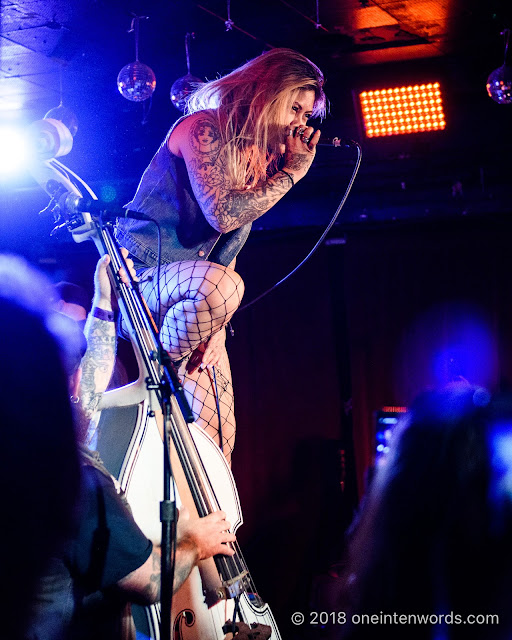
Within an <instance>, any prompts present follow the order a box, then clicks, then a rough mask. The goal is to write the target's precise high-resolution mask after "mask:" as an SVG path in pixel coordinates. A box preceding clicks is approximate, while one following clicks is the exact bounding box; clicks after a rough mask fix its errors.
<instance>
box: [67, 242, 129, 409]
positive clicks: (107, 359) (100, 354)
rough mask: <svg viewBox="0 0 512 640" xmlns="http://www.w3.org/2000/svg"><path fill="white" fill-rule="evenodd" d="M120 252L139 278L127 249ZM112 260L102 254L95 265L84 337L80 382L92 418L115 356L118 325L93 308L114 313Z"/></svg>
mask: <svg viewBox="0 0 512 640" xmlns="http://www.w3.org/2000/svg"><path fill="white" fill-rule="evenodd" d="M121 254H122V255H123V257H124V258H125V260H126V264H127V266H128V269H129V271H130V274H131V276H132V278H133V279H134V280H136V279H137V277H136V274H135V269H134V267H133V261H132V260H130V259H129V258H128V251H127V250H126V249H125V248H124V247H121ZM109 263H110V258H109V256H103V257H102V258H100V260H99V261H98V264H97V265H96V271H95V273H94V299H93V302H92V311H91V313H90V314H89V317H88V318H87V322H86V323H85V337H86V339H87V351H86V352H85V354H84V357H83V358H82V362H81V366H82V379H81V382H80V392H79V393H80V397H81V400H82V408H83V410H84V412H85V415H86V417H87V418H91V417H92V416H93V414H94V412H95V411H97V410H98V408H99V403H100V401H101V398H102V396H103V393H104V391H105V390H106V388H107V386H108V383H109V382H110V378H111V377H112V371H113V370H114V363H115V358H116V326H115V324H114V322H109V321H107V320H102V319H100V318H95V317H94V315H93V312H94V309H102V310H103V311H106V312H112V287H111V284H110V278H109V275H108V273H107V267H108V265H109ZM119 276H120V277H121V280H122V281H123V282H125V283H126V284H128V278H127V276H126V274H125V273H124V270H123V269H121V271H120V272H119Z"/></svg>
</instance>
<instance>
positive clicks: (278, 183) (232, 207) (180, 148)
mask: <svg viewBox="0 0 512 640" xmlns="http://www.w3.org/2000/svg"><path fill="white" fill-rule="evenodd" d="M310 129H311V128H310ZM283 130H284V128H283ZM312 131H313V130H312V129H311V132H312ZM315 135H316V134H315ZM319 135H320V134H319V132H318V136H317V138H316V139H314V140H312V141H311V142H310V143H309V144H307V143H305V142H303V141H302V139H300V137H299V136H296V135H293V136H287V137H286V140H285V148H286V151H285V158H284V167H283V169H284V171H277V172H276V173H275V174H274V175H273V176H272V177H271V178H269V179H268V180H266V181H265V182H263V183H262V184H259V185H257V186H256V187H253V188H251V189H241V190H240V189H233V188H232V186H231V184H230V181H229V178H228V176H227V172H226V163H227V157H226V149H225V147H223V146H222V142H221V135H220V131H219V127H218V124H217V122H216V120H215V118H214V117H213V115H212V114H210V113H208V112H206V111H204V112H199V113H196V114H194V115H192V116H190V117H189V118H186V119H185V120H184V121H183V123H182V124H181V125H180V126H179V127H177V129H176V130H175V132H173V134H172V135H171V138H170V139H169V149H170V150H171V152H172V153H174V154H176V155H179V156H181V157H183V159H184V160H185V163H186V166H187V170H188V174H189V177H190V183H191V185H192V189H193V191H194V195H195V196H196V198H197V202H198V204H199V206H200V207H201V210H202V212H203V213H204V215H205V217H206V219H207V221H208V222H209V224H210V225H211V226H212V227H213V228H214V229H216V230H217V231H219V232H221V233H227V232H228V231H232V230H234V229H238V228H239V227H241V226H243V225H245V224H247V223H248V222H252V221H253V220H256V219H257V218H259V217H260V216H262V215H263V214H264V213H266V212H267V211H268V210H269V209H271V208H272V207H273V206H274V205H275V204H276V202H278V201H279V200H280V199H281V198H282V197H283V196H284V195H285V194H286V193H288V191H290V189H291V187H292V180H293V182H297V181H298V180H300V179H301V178H303V177H304V176H305V175H306V173H307V171H308V169H309V167H310V166H311V163H312V162H313V158H314V157H315V145H316V142H318V137H319ZM284 138H285V137H284V133H283V139H284ZM285 171H286V172H287V173H288V175H287V173H285ZM289 174H291V175H292V179H290V175H289Z"/></svg>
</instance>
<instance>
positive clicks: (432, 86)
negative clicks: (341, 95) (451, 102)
mask: <svg viewBox="0 0 512 640" xmlns="http://www.w3.org/2000/svg"><path fill="white" fill-rule="evenodd" d="M359 103H360V106H361V113H362V115H363V124H364V129H365V133H366V136H367V137H368V138H376V137H379V136H393V135H404V134H410V133H424V132H427V131H439V130H442V129H444V128H445V127H446V120H445V117H444V112H443V98H442V94H441V87H440V84H439V82H429V83H426V84H416V85H409V86H406V87H392V88H388V89H374V90H372V91H361V92H360V93H359ZM403 116H406V117H405V124H403V123H404V118H403ZM409 116H411V117H409ZM411 123H412V124H411ZM399 125H400V126H399Z"/></svg>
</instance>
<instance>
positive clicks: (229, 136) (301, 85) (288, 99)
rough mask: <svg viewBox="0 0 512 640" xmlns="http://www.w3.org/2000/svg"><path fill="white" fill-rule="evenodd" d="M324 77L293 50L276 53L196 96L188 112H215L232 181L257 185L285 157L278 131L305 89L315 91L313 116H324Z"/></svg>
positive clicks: (237, 184)
mask: <svg viewBox="0 0 512 640" xmlns="http://www.w3.org/2000/svg"><path fill="white" fill-rule="evenodd" d="M323 84H324V76H323V74H322V72H321V71H320V69H319V68H318V67H317V66H316V65H315V64H314V63H313V62H311V60H308V58H306V57H305V56H303V55H302V54H300V53H298V52H297V51H293V50H292V49H283V48H280V49H272V50H271V51H267V52H265V53H263V54H261V55H260V56H258V57H257V58H254V59H253V60H250V61H249V62H247V63H246V64H244V65H243V66H241V67H239V68H238V69H235V70H234V71H232V72H231V73H229V74H228V75H226V76H224V77H222V78H218V79H217V80H212V81H211V82H208V83H206V84H205V85H203V86H202V87H200V88H199V89H198V90H197V91H196V92H195V93H194V94H192V96H191V98H190V100H189V102H188V105H187V113H196V112H197V111H202V110H205V109H209V110H212V111H213V112H214V113H215V115H216V117H217V120H218V124H219V128H220V131H221V135H222V137H223V142H224V144H225V145H226V147H225V149H226V155H227V157H226V160H227V167H226V170H227V172H228V178H229V179H230V181H231V183H232V185H233V187H234V188H236V189H243V188H245V187H251V186H255V185H256V184H258V183H259V182H261V181H262V180H265V178H266V176H267V174H268V172H272V171H275V170H276V169H277V162H278V160H279V158H280V153H279V147H278V144H276V140H275V138H276V136H275V133H274V135H272V132H273V131H274V132H275V131H277V130H279V128H280V127H281V128H282V123H281V122H280V121H279V118H280V116H281V114H282V113H283V109H285V108H286V107H288V106H289V107H290V108H291V105H292V103H293V101H294V100H295V99H296V98H297V96H298V94H299V93H300V91H303V90H306V91H310V90H311V91H314V93H315V103H314V108H313V116H314V117H317V116H320V117H323V116H325V112H326V97H325V94H324V91H323Z"/></svg>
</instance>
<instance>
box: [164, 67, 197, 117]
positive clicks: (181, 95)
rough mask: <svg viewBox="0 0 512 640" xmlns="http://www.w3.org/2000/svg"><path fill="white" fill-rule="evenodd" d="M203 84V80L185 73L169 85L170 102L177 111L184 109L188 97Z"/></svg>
mask: <svg viewBox="0 0 512 640" xmlns="http://www.w3.org/2000/svg"><path fill="white" fill-rule="evenodd" d="M202 84H203V81H202V80H200V79H199V78H196V77H195V76H193V75H191V74H190V73H187V75H186V76H183V77H182V78H178V79H177V80H176V81H175V82H174V84H173V85H172V87H171V102H172V103H173V105H174V106H175V107H176V109H178V110H179V111H184V110H185V107H186V106H187V102H188V99H189V98H190V96H191V95H192V94H193V93H194V91H195V90H196V89H197V88H198V87H199V86H200V85H202Z"/></svg>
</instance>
